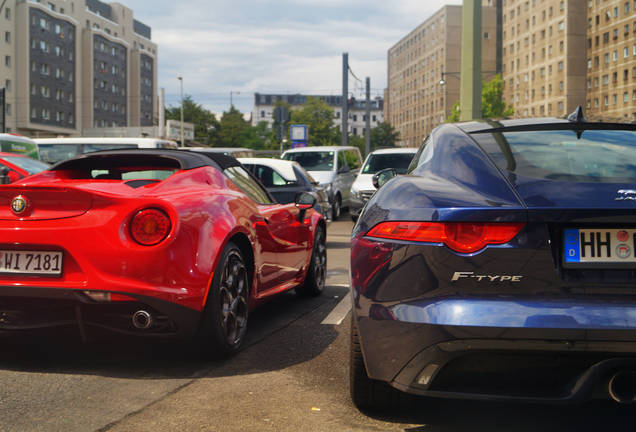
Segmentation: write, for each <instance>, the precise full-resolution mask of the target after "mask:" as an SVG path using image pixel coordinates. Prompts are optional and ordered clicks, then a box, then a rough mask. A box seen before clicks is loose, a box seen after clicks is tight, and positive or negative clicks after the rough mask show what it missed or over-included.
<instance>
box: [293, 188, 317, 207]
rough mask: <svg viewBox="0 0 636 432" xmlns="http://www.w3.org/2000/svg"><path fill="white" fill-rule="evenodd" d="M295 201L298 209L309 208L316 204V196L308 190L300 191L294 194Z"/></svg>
mask: <svg viewBox="0 0 636 432" xmlns="http://www.w3.org/2000/svg"><path fill="white" fill-rule="evenodd" d="M295 203H296V207H298V209H299V210H309V209H310V208H312V207H313V206H315V205H316V197H315V196H314V195H313V194H310V193H309V192H300V193H299V194H297V195H296V200H295Z"/></svg>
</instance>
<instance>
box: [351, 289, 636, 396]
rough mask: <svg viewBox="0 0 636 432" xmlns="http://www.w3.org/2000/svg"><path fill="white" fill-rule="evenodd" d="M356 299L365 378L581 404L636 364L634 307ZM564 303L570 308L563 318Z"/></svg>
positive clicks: (452, 392)
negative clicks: (388, 303)
mask: <svg viewBox="0 0 636 432" xmlns="http://www.w3.org/2000/svg"><path fill="white" fill-rule="evenodd" d="M365 304H366V305H368V306H367V307H363V305H365ZM354 305H356V307H354V315H353V319H355V320H356V323H357V326H358V330H359V334H360V340H361V344H362V350H363V354H364V358H365V364H366V367H367V372H368V374H369V376H370V377H371V378H374V379H378V380H382V381H386V382H388V383H390V384H391V385H393V386H394V387H396V388H398V389H400V390H402V391H405V392H408V393H413V394H419V395H428V396H435V397H450V398H466V399H486V400H519V401H544V402H577V401H582V400H586V399H589V398H593V397H607V383H608V382H609V379H610V377H611V376H612V375H613V374H614V373H616V372H617V371H619V370H623V369H636V322H632V321H631V317H632V316H633V315H634V314H635V313H636V307H634V306H633V305H632V306H629V305H624V306H620V305H616V304H614V305H612V306H608V305H598V304H595V305H594V306H593V307H590V308H584V307H583V305H581V304H579V305H571V308H566V307H565V306H564V305H561V308H560V309H557V308H549V307H547V306H546V305H544V304H543V303H542V302H536V304H534V306H533V303H532V302H524V303H521V302H519V301H515V302H512V301H499V302H497V301H492V300H490V301H488V302H484V301H483V300H480V299H477V300H469V299H465V300H457V299H449V300H443V299H438V301H436V302H430V303H423V304H422V303H415V304H412V303H398V304H393V305H391V306H388V307H387V306H383V305H380V304H377V303H367V300H366V299H364V298H357V299H356V298H355V297H354ZM565 309H573V310H574V311H575V312H573V313H570V314H569V315H560V313H562V312H563V310H565ZM602 310H605V311H606V313H607V315H608V316H611V317H613V319H608V317H607V316H606V317H605V319H606V322H605V325H604V326H603V325H599V323H598V321H595V320H596V317H597V316H600V312H601V311H602ZM505 311H507V312H509V313H505ZM621 316H622V318H619V317H621ZM551 317H552V318H551ZM594 322H596V324H595V326H593V325H592V323H594ZM425 377H428V378H425Z"/></svg>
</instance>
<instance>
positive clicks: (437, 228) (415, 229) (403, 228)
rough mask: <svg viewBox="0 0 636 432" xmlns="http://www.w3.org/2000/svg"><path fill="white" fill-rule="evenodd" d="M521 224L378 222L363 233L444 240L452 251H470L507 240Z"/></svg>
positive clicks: (420, 240)
mask: <svg viewBox="0 0 636 432" xmlns="http://www.w3.org/2000/svg"><path fill="white" fill-rule="evenodd" d="M524 225H525V224H524V223H517V222H515V223H508V222H504V223H498V222H382V223H380V224H378V225H376V226H375V227H373V228H372V229H371V231H369V232H368V233H367V236H368V237H376V238H382V239H389V240H404V241H417V242H428V243H444V244H445V245H446V246H448V247H449V248H451V249H452V250H454V251H456V252H460V253H471V252H476V251H478V250H480V249H483V248H484V247H486V245H489V244H503V243H508V242H509V241H510V240H512V239H513V238H514V237H515V236H516V235H517V234H518V233H519V231H521V229H522V228H523V227H524Z"/></svg>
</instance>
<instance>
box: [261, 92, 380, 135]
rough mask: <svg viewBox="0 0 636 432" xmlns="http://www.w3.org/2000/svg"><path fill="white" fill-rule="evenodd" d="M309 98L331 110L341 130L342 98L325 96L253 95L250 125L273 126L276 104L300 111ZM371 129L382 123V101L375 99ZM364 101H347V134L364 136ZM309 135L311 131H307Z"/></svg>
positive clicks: (336, 124) (373, 100)
mask: <svg viewBox="0 0 636 432" xmlns="http://www.w3.org/2000/svg"><path fill="white" fill-rule="evenodd" d="M310 97H314V98H318V99H320V100H322V101H324V102H325V103H327V105H329V106H330V107H331V108H333V111H334V112H333V115H334V118H333V124H334V126H335V127H338V128H340V129H342V96H325V95H314V96H311V95H301V94H295V95H293V94H263V93H255V94H254V109H253V111H252V125H253V126H256V125H257V124H259V123H260V122H267V125H268V127H270V128H271V127H272V126H273V125H274V108H275V107H276V103H277V102H284V103H286V104H288V105H290V106H291V109H292V110H293V109H300V108H301V107H302V105H303V104H305V103H306V102H307V99H308V98H310ZM370 102H371V118H370V123H371V128H374V127H376V126H377V125H378V123H382V122H383V121H384V116H383V112H382V107H383V99H382V98H381V97H376V98H375V99H371V101H370ZM366 118H367V113H366V100H364V99H362V100H361V99H353V98H351V99H349V121H348V123H347V126H348V129H349V134H350V135H357V136H361V137H363V136H364V128H365V125H366ZM309 133H310V134H311V131H309Z"/></svg>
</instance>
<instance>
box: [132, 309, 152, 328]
mask: <svg viewBox="0 0 636 432" xmlns="http://www.w3.org/2000/svg"><path fill="white" fill-rule="evenodd" d="M132 324H133V326H135V328H138V329H140V330H148V329H149V328H150V327H151V326H152V315H150V314H149V313H148V312H146V311H145V310H138V311H137V312H135V313H134V314H133V315H132Z"/></svg>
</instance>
